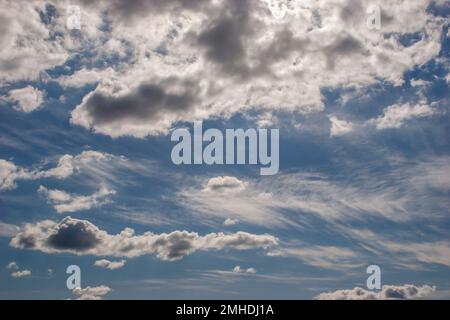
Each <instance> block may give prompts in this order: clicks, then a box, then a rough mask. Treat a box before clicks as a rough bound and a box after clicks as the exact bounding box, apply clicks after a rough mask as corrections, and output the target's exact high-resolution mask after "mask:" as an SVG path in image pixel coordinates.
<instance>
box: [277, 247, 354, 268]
mask: <svg viewBox="0 0 450 320" xmlns="http://www.w3.org/2000/svg"><path fill="white" fill-rule="evenodd" d="M268 255H270V256H278V257H292V258H296V259H300V260H302V262H303V263H305V264H307V265H311V266H314V267H318V268H323V269H351V268H356V267H359V266H360V265H358V264H357V263H356V258H357V255H356V253H355V252H354V251H352V250H350V249H347V248H339V247H334V246H311V245H303V246H301V245H300V247H286V248H282V249H278V250H273V251H269V253H268Z"/></svg>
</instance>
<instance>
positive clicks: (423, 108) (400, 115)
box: [374, 103, 437, 130]
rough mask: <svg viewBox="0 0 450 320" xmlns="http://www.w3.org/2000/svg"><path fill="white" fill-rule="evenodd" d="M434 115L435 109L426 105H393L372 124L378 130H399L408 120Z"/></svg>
mask: <svg viewBox="0 0 450 320" xmlns="http://www.w3.org/2000/svg"><path fill="white" fill-rule="evenodd" d="M436 113H437V110H436V109H434V108H432V107H430V106H429V105H426V104H417V105H412V104H410V103H406V104H394V105H392V106H390V107H387V108H386V109H385V110H384V113H383V115H382V116H380V117H379V118H377V119H376V120H375V121H374V122H375V125H376V128H377V129H378V130H382V129H392V128H400V127H401V126H403V125H404V124H405V122H406V121H408V120H411V119H414V118H424V117H429V116H432V115H433V114H436Z"/></svg>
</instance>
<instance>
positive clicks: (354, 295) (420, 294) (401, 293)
mask: <svg viewBox="0 0 450 320" xmlns="http://www.w3.org/2000/svg"><path fill="white" fill-rule="evenodd" d="M435 290H436V287H431V286H428V285H424V286H415V285H412V284H405V285H402V286H391V285H385V286H383V287H382V289H381V291H368V290H365V289H362V288H358V287H355V288H353V289H350V290H337V291H334V292H325V293H321V294H319V295H318V296H317V297H316V299H319V300H405V299H420V298H425V297H426V296H428V295H430V294H431V293H432V292H434V291H435Z"/></svg>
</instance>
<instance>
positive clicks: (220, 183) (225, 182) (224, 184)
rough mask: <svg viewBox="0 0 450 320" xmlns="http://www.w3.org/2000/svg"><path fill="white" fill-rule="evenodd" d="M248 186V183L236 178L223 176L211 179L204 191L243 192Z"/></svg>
mask: <svg viewBox="0 0 450 320" xmlns="http://www.w3.org/2000/svg"><path fill="white" fill-rule="evenodd" d="M246 186H247V183H246V182H244V181H241V180H239V179H238V178H236V177H230V176H223V177H222V176H221V177H214V178H211V179H209V180H208V181H207V182H206V184H205V186H204V189H203V191H211V192H218V193H227V192H239V191H243V190H244V189H245V188H246Z"/></svg>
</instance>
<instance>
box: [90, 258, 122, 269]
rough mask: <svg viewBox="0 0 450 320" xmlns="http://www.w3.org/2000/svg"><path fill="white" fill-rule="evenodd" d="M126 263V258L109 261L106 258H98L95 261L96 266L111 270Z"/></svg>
mask: <svg viewBox="0 0 450 320" xmlns="http://www.w3.org/2000/svg"><path fill="white" fill-rule="evenodd" d="M125 263H126V260H120V261H109V260H106V259H101V260H97V261H95V263H94V266H96V267H99V268H106V269H109V270H116V269H120V268H122V267H123V266H124V265H125Z"/></svg>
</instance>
